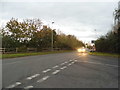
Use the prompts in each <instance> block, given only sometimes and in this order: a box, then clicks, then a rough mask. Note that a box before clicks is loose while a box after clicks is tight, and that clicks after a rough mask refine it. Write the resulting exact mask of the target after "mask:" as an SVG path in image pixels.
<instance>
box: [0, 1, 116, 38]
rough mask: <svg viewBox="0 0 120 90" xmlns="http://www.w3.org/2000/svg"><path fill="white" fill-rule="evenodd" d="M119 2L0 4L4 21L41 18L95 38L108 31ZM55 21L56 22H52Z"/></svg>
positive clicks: (63, 30) (67, 31)
mask: <svg viewBox="0 0 120 90" xmlns="http://www.w3.org/2000/svg"><path fill="white" fill-rule="evenodd" d="M116 7H117V3H116V2H68V3H66V2H61V3H58V2H3V3H0V8H2V9H3V10H2V11H0V13H2V14H0V17H2V18H1V20H2V21H7V20H10V19H11V18H12V17H14V18H18V19H20V20H22V19H26V18H39V19H41V20H42V21H43V22H44V24H46V25H49V26H50V27H53V28H56V29H60V30H61V31H62V32H64V33H66V34H73V35H75V36H77V38H79V39H84V40H85V38H86V40H88V38H89V40H90V39H96V37H95V35H94V34H95V32H94V29H96V31H97V33H98V36H100V35H102V34H105V33H107V31H109V30H110V28H111V24H112V23H113V16H112V13H113V11H114V9H115V8H116ZM52 21H54V22H55V23H54V25H52V24H51V22H52Z"/></svg>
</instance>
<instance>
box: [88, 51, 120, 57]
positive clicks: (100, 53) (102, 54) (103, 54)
mask: <svg viewBox="0 0 120 90" xmlns="http://www.w3.org/2000/svg"><path fill="white" fill-rule="evenodd" d="M89 54H90V55H98V56H110V57H119V58H120V55H119V54H112V53H103V52H89Z"/></svg>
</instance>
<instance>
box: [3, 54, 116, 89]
mask: <svg viewBox="0 0 120 90" xmlns="http://www.w3.org/2000/svg"><path fill="white" fill-rule="evenodd" d="M2 68H3V88H24V89H30V88H118V58H113V57H103V56H93V55H88V54H87V55H85V54H80V53H78V52H69V53H58V54H49V55H38V56H26V57H20V58H12V59H3V66H2Z"/></svg>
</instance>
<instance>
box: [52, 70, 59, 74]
mask: <svg viewBox="0 0 120 90" xmlns="http://www.w3.org/2000/svg"><path fill="white" fill-rule="evenodd" d="M58 72H60V70H55V71H54V72H53V73H52V74H57V73H58Z"/></svg>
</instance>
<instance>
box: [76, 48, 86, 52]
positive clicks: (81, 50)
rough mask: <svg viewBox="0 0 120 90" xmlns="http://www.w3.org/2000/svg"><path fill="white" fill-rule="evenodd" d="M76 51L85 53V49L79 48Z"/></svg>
mask: <svg viewBox="0 0 120 90" xmlns="http://www.w3.org/2000/svg"><path fill="white" fill-rule="evenodd" d="M77 51H78V52H80V53H85V52H86V49H85V48H79V49H77Z"/></svg>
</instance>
